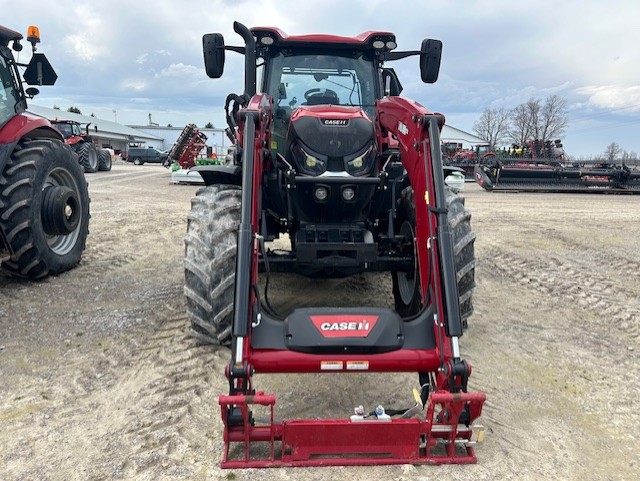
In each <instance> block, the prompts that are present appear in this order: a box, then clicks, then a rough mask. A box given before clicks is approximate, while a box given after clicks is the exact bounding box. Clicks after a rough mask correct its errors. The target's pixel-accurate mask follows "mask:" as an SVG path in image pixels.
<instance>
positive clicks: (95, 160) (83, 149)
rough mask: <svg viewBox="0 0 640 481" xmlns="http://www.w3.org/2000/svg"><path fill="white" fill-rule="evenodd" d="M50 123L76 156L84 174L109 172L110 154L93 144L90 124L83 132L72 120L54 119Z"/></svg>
mask: <svg viewBox="0 0 640 481" xmlns="http://www.w3.org/2000/svg"><path fill="white" fill-rule="evenodd" d="M51 123H52V124H53V126H54V127H55V128H56V129H58V130H59V131H60V133H61V134H62V136H63V137H64V140H65V142H66V143H67V144H68V145H70V146H71V148H72V149H73V151H74V152H75V153H76V154H78V161H79V162H80V165H82V167H83V168H84V171H85V172H87V173H93V172H97V171H98V170H111V154H110V153H109V151H108V150H105V149H98V148H97V147H96V145H95V144H94V143H93V139H92V138H91V135H89V125H91V124H87V125H86V127H85V130H84V132H83V131H82V129H81V128H80V124H79V123H78V122H75V121H73V120H58V119H54V120H52V121H51Z"/></svg>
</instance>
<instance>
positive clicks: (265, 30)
mask: <svg viewBox="0 0 640 481" xmlns="http://www.w3.org/2000/svg"><path fill="white" fill-rule="evenodd" d="M251 33H252V34H253V35H254V36H255V37H256V43H257V44H258V45H261V44H262V45H274V46H280V47H316V46H318V44H322V46H323V47H324V48H349V49H353V48H356V49H358V50H360V49H362V50H373V49H374V48H375V47H374V45H373V43H374V42H375V41H382V42H384V44H387V42H393V44H394V46H393V48H395V40H396V37H395V35H394V34H393V33H391V32H384V31H373V30H369V31H366V32H363V33H361V34H359V35H356V36H355V37H345V36H341V35H331V34H306V35H287V34H286V33H284V32H283V31H282V30H280V29H279V28H277V27H254V28H252V29H251ZM265 38H266V39H268V40H267V42H270V41H272V43H271V44H268V43H266V42H265V40H263V39H265ZM269 39H271V40H269ZM391 49H392V48H390V50H391Z"/></svg>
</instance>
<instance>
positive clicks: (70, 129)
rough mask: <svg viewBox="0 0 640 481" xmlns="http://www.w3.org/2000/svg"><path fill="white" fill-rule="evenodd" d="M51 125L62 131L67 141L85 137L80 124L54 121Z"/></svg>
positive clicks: (68, 121)
mask: <svg viewBox="0 0 640 481" xmlns="http://www.w3.org/2000/svg"><path fill="white" fill-rule="evenodd" d="M51 123H52V124H53V126H54V127H55V128H56V129H58V130H59V131H60V133H61V134H62V136H63V137H64V138H65V140H67V139H71V138H73V137H82V136H83V135H85V133H84V132H82V129H81V128H80V124H79V123H78V122H73V121H71V120H52V121H51Z"/></svg>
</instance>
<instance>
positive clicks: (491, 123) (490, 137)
mask: <svg viewBox="0 0 640 481" xmlns="http://www.w3.org/2000/svg"><path fill="white" fill-rule="evenodd" d="M509 116H510V113H509V111H507V110H505V109H503V108H501V109H490V108H487V109H485V111H484V112H483V113H482V115H481V116H480V118H479V119H478V120H476V122H475V123H474V124H473V131H474V132H475V133H476V134H478V136H479V137H482V138H483V139H484V140H486V141H487V143H489V145H490V146H491V149H495V148H496V146H497V145H498V144H499V143H501V142H502V141H503V140H504V138H505V137H506V135H507V134H508V130H509Z"/></svg>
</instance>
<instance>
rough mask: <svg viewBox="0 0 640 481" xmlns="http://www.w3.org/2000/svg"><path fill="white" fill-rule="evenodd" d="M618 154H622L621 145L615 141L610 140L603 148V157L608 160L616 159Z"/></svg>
mask: <svg viewBox="0 0 640 481" xmlns="http://www.w3.org/2000/svg"><path fill="white" fill-rule="evenodd" d="M620 154H622V147H620V146H619V145H618V144H617V143H616V142H611V143H610V144H609V145H608V146H607V148H606V149H604V157H605V159H606V160H608V161H609V162H613V161H614V160H616V159H617V158H618V157H619V156H620Z"/></svg>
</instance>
